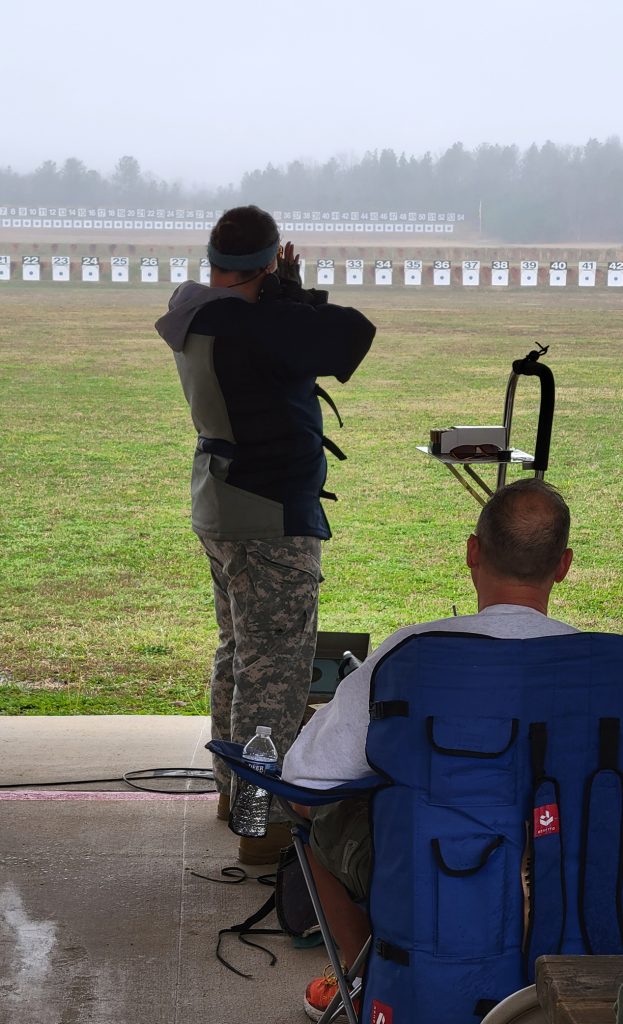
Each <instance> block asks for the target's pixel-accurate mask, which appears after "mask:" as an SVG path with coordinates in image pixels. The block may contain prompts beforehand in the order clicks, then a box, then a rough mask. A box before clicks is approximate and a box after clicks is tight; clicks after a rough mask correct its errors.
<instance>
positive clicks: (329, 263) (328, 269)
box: [316, 260, 335, 284]
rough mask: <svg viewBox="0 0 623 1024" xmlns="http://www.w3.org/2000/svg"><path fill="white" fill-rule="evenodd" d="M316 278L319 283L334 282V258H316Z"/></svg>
mask: <svg viewBox="0 0 623 1024" xmlns="http://www.w3.org/2000/svg"><path fill="white" fill-rule="evenodd" d="M316 280H317V282H318V284H333V282H334V280H335V261H334V260H316Z"/></svg>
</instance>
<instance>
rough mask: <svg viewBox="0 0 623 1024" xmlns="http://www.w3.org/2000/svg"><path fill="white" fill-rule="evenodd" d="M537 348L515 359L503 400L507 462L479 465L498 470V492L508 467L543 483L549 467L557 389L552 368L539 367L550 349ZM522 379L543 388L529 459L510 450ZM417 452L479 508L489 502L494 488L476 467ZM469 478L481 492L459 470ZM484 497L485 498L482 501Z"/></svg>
mask: <svg viewBox="0 0 623 1024" xmlns="http://www.w3.org/2000/svg"><path fill="white" fill-rule="evenodd" d="M537 345H538V351H537V350H536V349H533V350H532V351H531V352H528V355H527V356H525V358H524V359H516V360H515V361H514V362H513V368H512V370H511V374H510V377H509V378H508V384H507V385H506V396H505V398H504V429H505V436H506V447H507V449H508V451H507V452H505V453H504V455H505V458H504V460H502V459H499V458H496V457H495V456H487V457H486V458H482V459H480V458H479V459H478V465H479V466H482V465H487V464H495V465H497V467H498V472H497V482H496V488H495V489H496V490H499V489H500V487H504V485H505V483H506V470H507V468H508V466H509V465H511V464H517V463H520V464H521V467H522V469H526V470H533V471H534V475H535V476H536V477H539V478H540V479H543V477H544V475H545V470H546V469H547V467H548V464H549V446H550V441H551V437H552V423H553V420H554V405H555V386H554V375H553V373H552V371H551V370H550V368H549V366H546V365H545V364H544V363H539V362H538V360H539V358H540V356H542V355H545V353H546V352H547V350H548V348H549V346H547V345H546V346H545V347H543V346H542V345H539V343H538V342H537ZM521 376H525V377H538V378H539V382H540V385H541V400H540V405H539V421H538V425H537V434H536V444H535V450H534V455H529V454H528V452H523V451H521V450H520V449H518V448H511V447H510V441H511V426H512V422H513V408H514V405H515V392H516V390H517V383H518V381H519V378H520V377H521ZM418 451H420V452H423V453H424V454H425V455H429V456H430V457H431V458H433V459H437V461H438V462H441V463H442V464H443V465H444V466H446V468H447V469H449V470H450V472H451V473H452V475H453V476H455V477H456V479H457V480H458V481H459V483H460V484H461V486H462V487H464V488H465V490H466V491H468V492H469V493H470V494H471V495H472V497H473V498H475V499H476V501H477V502H478V503H479V504H480V505H485V504H486V502H487V499H488V498H490V497H491V495H492V494H493V493H494V492H493V490H492V489H491V487H489V485H488V484H487V483H485V481H484V480H483V479H482V477H481V476H480V474H479V473H477V472H476V470H475V469H474V468H473V464H471V463H469V462H467V461H465V460H462V459H454V458H452V456H450V455H435V454H433V452H431V451H430V449H429V448H428V447H422V446H418ZM459 467H461V468H462V470H463V472H464V473H466V474H467V476H469V477H471V479H472V480H473V481H474V483H475V484H476V485H477V486H478V487H479V488H480V491H478V490H476V487H474V486H473V485H472V484H471V483H470V482H469V480H467V479H466V477H465V476H463V475H462V473H461V472H460V468H459ZM483 494H484V495H485V497H483Z"/></svg>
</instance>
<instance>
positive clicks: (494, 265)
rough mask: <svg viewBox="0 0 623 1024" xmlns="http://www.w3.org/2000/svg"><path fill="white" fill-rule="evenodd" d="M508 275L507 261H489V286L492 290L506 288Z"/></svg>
mask: <svg viewBox="0 0 623 1024" xmlns="http://www.w3.org/2000/svg"><path fill="white" fill-rule="evenodd" d="M508 275H509V266H508V260H492V261H491V284H492V285H493V287H494V288H506V287H507V286H508Z"/></svg>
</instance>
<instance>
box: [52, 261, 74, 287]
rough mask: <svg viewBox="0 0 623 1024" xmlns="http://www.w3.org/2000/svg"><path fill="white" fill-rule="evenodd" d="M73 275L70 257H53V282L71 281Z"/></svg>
mask: <svg viewBox="0 0 623 1024" xmlns="http://www.w3.org/2000/svg"><path fill="white" fill-rule="evenodd" d="M70 273H71V266H70V263H69V256H53V257H52V280H53V281H69V277H70Z"/></svg>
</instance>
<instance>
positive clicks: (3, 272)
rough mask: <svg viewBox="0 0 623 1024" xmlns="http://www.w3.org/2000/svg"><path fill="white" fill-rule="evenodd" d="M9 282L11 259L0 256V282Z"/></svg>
mask: <svg viewBox="0 0 623 1024" xmlns="http://www.w3.org/2000/svg"><path fill="white" fill-rule="evenodd" d="M10 280H11V257H10V256H0V281H10Z"/></svg>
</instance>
